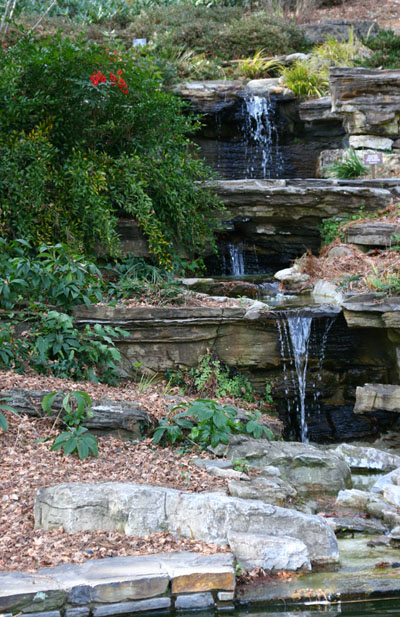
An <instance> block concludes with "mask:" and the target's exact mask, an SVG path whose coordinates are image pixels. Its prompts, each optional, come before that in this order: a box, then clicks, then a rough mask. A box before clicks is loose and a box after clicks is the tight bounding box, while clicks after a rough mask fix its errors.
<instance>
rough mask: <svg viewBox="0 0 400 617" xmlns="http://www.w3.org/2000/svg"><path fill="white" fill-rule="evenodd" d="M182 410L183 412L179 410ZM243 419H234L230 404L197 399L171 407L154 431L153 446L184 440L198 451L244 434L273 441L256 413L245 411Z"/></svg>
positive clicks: (236, 417) (234, 410) (225, 442)
mask: <svg viewBox="0 0 400 617" xmlns="http://www.w3.org/2000/svg"><path fill="white" fill-rule="evenodd" d="M179 409H183V411H179V413H176V412H177V411H178V410H179ZM246 416H247V418H246V420H244V421H242V420H240V419H239V418H238V415H237V410H236V409H235V408H234V407H231V406H230V405H220V404H219V403H217V402H216V401H213V400H210V399H198V400H196V401H194V402H193V403H189V404H186V403H182V404H181V405H178V406H177V407H174V408H173V409H172V410H171V412H170V414H169V416H168V417H167V418H165V419H162V420H160V421H159V423H158V426H157V427H156V428H155V429H154V435H153V443H155V444H158V443H161V444H165V443H166V442H167V441H169V442H170V443H172V444H174V443H176V442H179V441H182V440H183V439H187V441H188V442H190V443H192V444H195V445H199V446H200V447H201V448H207V447H209V446H211V447H213V448H215V447H216V446H218V444H220V443H224V444H227V443H229V438H230V436H231V435H233V434H237V433H244V434H246V435H251V436H252V437H254V438H256V439H259V438H261V437H267V438H268V439H273V434H272V432H271V431H270V429H269V428H267V427H266V426H265V424H262V423H261V422H260V420H261V418H262V416H261V413H260V412H259V411H256V412H248V413H247V414H246Z"/></svg>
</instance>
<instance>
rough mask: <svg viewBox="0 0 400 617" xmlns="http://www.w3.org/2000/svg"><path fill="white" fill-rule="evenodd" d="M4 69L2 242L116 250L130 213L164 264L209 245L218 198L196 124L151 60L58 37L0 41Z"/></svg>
mask: <svg viewBox="0 0 400 617" xmlns="http://www.w3.org/2000/svg"><path fill="white" fill-rule="evenodd" d="M0 66H1V68H0V135H1V137H0V234H1V235H2V236H3V237H5V238H8V239H15V238H17V237H23V238H25V239H26V240H28V241H31V242H32V244H33V245H35V246H38V245H40V244H41V243H43V242H45V243H49V244H57V243H59V242H63V243H66V244H68V245H70V246H73V247H75V249H77V250H79V251H80V252H82V253H85V254H88V253H90V252H92V253H94V252H95V251H96V250H98V247H99V245H102V246H103V247H104V249H105V250H106V251H108V252H109V253H110V254H113V253H116V252H117V251H118V237H117V234H116V232H115V225H116V220H117V215H121V214H122V215H125V216H126V215H129V216H132V217H134V218H135V219H136V220H137V221H138V223H139V226H140V228H141V230H142V231H143V232H144V234H145V235H146V237H147V239H148V242H149V248H150V251H151V252H152V254H153V256H154V257H155V258H156V260H157V261H158V262H159V263H160V264H162V265H164V266H166V267H171V261H172V258H173V256H174V255H175V249H174V245H175V244H180V245H181V246H184V247H185V248H187V249H188V250H194V251H197V250H201V249H203V248H204V247H205V246H206V245H207V243H208V242H210V241H211V242H212V234H213V225H214V222H215V221H216V220H217V211H218V209H219V207H220V204H219V201H218V200H217V198H216V197H215V196H214V195H213V194H212V192H211V190H208V189H204V188H202V185H201V182H202V181H204V180H207V179H208V178H209V177H210V172H209V170H208V169H207V168H206V167H205V165H204V164H203V163H202V161H200V160H199V159H197V158H196V157H195V156H194V155H193V153H192V151H191V149H190V141H189V139H188V135H190V134H191V133H193V132H194V131H195V130H197V128H198V126H199V124H198V122H197V121H196V120H195V119H193V118H192V117H190V116H188V115H187V114H186V113H184V107H185V105H184V103H183V102H181V101H180V100H179V99H178V97H175V96H173V95H172V94H170V93H167V92H166V91H165V90H164V89H163V83H162V77H161V74H160V72H159V70H158V68H157V66H156V64H155V63H154V62H153V61H152V59H151V58H150V57H148V56H146V57H141V56H140V54H139V53H138V55H137V56H136V55H135V53H132V52H129V53H122V52H120V51H119V50H118V49H113V50H111V49H109V48H106V47H104V46H101V45H97V44H89V43H87V42H85V41H83V40H76V41H71V40H68V39H66V38H62V36H61V35H60V34H58V35H57V36H54V37H51V38H44V39H42V40H34V39H32V38H29V37H25V38H22V39H21V40H20V41H19V42H18V43H17V44H16V45H14V46H12V47H9V48H7V47H4V48H2V49H1V50H0ZM22 177H23V179H24V181H23V182H21V178H22Z"/></svg>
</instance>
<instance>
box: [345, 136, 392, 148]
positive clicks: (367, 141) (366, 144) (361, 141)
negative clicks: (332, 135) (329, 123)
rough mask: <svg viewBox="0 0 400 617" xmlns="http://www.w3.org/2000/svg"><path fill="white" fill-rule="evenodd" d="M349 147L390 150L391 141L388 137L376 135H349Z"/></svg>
mask: <svg viewBox="0 0 400 617" xmlns="http://www.w3.org/2000/svg"><path fill="white" fill-rule="evenodd" d="M349 142H350V147H351V148H354V149H356V150H357V149H359V148H369V149H370V150H391V149H392V146H393V141H392V140H391V139H389V138H388V137H377V136H376V135H350V139H349Z"/></svg>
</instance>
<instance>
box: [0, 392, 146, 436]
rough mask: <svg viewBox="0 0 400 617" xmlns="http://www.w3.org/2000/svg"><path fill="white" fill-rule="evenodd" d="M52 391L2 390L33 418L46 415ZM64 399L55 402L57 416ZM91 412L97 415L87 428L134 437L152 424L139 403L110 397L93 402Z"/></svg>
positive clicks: (11, 403) (141, 433)
mask: <svg viewBox="0 0 400 617" xmlns="http://www.w3.org/2000/svg"><path fill="white" fill-rule="evenodd" d="M49 393H50V390H29V389H27V388H13V389H12V390H2V392H1V394H2V396H4V397H6V398H8V399H9V404H10V405H12V406H13V407H15V409H16V410H17V411H19V412H20V413H24V414H27V415H29V416H42V415H44V412H43V411H42V407H41V405H42V400H43V397H44V396H45V395H46V394H49ZM62 399H63V396H62V395H60V396H57V398H56V399H55V401H54V405H53V410H52V415H53V416H56V415H57V414H58V413H59V411H60V409H61V403H62ZM90 411H91V412H92V413H93V416H92V417H91V418H88V419H87V420H86V421H85V423H84V426H86V427H87V428H89V429H96V430H105V431H114V430H119V429H122V430H123V431H126V432H127V433H129V434H130V436H131V437H141V436H142V435H143V433H144V432H145V430H146V428H147V427H148V426H149V425H150V419H149V416H148V414H147V412H146V411H145V410H144V409H142V408H141V407H139V405H138V404H137V403H136V402H135V401H114V400H111V399H108V398H104V399H101V400H99V401H93V404H92V406H91V407H90Z"/></svg>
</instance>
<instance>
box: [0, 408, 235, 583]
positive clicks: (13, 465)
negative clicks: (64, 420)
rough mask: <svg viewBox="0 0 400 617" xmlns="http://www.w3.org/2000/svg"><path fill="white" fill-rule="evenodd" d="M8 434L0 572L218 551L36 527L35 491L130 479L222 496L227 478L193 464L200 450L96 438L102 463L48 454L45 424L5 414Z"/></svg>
mask: <svg viewBox="0 0 400 617" xmlns="http://www.w3.org/2000/svg"><path fill="white" fill-rule="evenodd" d="M5 414H6V415H7V419H8V421H9V431H8V432H7V433H3V432H0V450H1V462H0V477H1V485H0V570H6V571H7V570H28V571H34V570H37V569H39V568H42V567H50V566H54V565H56V564H60V563H67V562H68V563H82V562H83V561H85V560H87V559H93V558H99V557H110V556H117V555H118V556H122V555H141V554H148V553H155V552H159V551H175V550H192V551H198V552H202V553H214V552H217V551H223V550H224V548H221V547H217V546H215V545H213V544H207V543H202V542H197V541H194V540H188V539H183V538H179V537H174V536H173V535H172V534H166V533H164V534H162V533H161V534H153V535H151V536H147V537H145V538H136V537H128V536H125V535H124V534H122V533H117V532H104V531H102V532H91V533H89V532H82V533H78V534H73V535H69V534H66V533H63V530H62V529H56V530H52V531H44V530H35V529H34V520H33V502H34V498H35V495H36V492H37V491H38V490H39V489H40V488H41V487H45V486H51V485H54V484H59V483H62V482H85V483H88V482H113V481H114V482H135V483H139V484H152V485H156V486H168V487H170V488H176V489H180V490H183V491H188V492H189V491H196V492H203V491H215V490H219V491H222V492H225V491H226V486H227V481H226V480H224V479H221V478H216V477H212V476H210V475H208V474H207V473H206V472H205V471H204V470H202V469H199V468H198V467H197V466H195V465H194V463H193V459H194V458H199V457H204V458H207V456H206V455H205V454H204V453H202V452H194V453H193V454H191V453H190V454H183V455H179V454H178V453H177V452H176V451H174V450H172V449H170V448H158V447H156V446H153V445H152V443H151V441H150V439H146V440H145V441H142V442H140V443H137V444H136V445H134V444H132V443H131V442H123V441H121V440H119V439H116V438H114V437H100V438H99V458H98V459H96V458H88V459H85V460H83V461H80V460H79V459H78V458H77V457H75V456H63V455H62V454H61V453H60V452H51V451H50V445H51V444H50V442H45V443H43V442H42V443H37V440H38V439H40V438H43V437H46V436H48V435H49V431H50V428H51V423H50V421H49V420H48V419H30V418H26V417H23V416H21V417H19V418H16V417H15V416H13V415H12V414H9V413H7V412H5Z"/></svg>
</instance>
